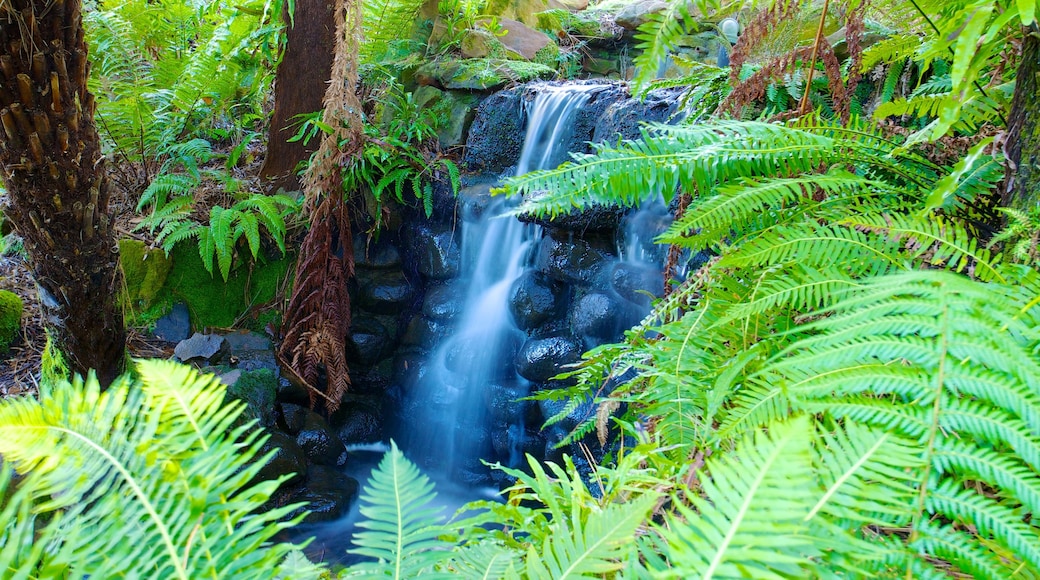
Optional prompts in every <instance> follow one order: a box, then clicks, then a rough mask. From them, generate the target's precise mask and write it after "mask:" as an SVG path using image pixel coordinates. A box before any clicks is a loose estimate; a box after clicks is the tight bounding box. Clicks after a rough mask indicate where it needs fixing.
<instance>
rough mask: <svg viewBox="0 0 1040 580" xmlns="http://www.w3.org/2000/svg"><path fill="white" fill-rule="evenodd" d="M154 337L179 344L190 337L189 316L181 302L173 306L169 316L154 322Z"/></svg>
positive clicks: (186, 307)
mask: <svg viewBox="0 0 1040 580" xmlns="http://www.w3.org/2000/svg"><path fill="white" fill-rule="evenodd" d="M153 333H154V334H155V337H156V338H158V339H159V340H163V341H166V342H180V341H182V340H184V339H186V338H188V337H189V336H191V314H190V313H189V312H188V306H187V305H186V304H184V303H183V302H178V303H176V304H174V305H173V309H172V310H170V312H169V314H167V315H166V316H163V317H162V318H160V319H159V320H156V321H155V330H154V331H153Z"/></svg>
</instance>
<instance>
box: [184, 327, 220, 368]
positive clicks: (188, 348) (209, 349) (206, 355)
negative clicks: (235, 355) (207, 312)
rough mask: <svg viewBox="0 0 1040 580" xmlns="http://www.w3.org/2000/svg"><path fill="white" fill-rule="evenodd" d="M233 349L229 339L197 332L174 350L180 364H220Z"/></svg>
mask: <svg viewBox="0 0 1040 580" xmlns="http://www.w3.org/2000/svg"><path fill="white" fill-rule="evenodd" d="M230 353H231V347H230V346H229V345H228V341H227V339H225V338H224V337H223V336H220V335H217V334H202V333H201V332H196V333H195V334H193V335H192V336H191V338H188V339H186V340H182V341H180V342H179V343H177V346H176V347H174V349H173V356H174V358H176V359H177V360H179V361H180V362H184V363H187V362H195V363H204V364H212V365H215V364H219V363H220V361H221V360H223V359H224V357H226V356H227V355H228V354H230Z"/></svg>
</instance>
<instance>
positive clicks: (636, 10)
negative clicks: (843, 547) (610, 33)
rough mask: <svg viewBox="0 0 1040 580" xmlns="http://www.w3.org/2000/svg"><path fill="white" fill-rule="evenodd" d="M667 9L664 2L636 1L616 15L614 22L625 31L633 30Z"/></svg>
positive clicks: (651, 0) (666, 4)
mask: <svg viewBox="0 0 1040 580" xmlns="http://www.w3.org/2000/svg"><path fill="white" fill-rule="evenodd" d="M667 8H668V3H667V2H665V1H664V0H636V1H635V2H632V3H631V4H628V5H626V6H625V7H624V8H622V9H621V11H620V12H618V13H617V15H615V16H614V22H617V24H618V26H620V27H622V28H624V29H625V30H633V31H634V30H635V29H637V28H639V27H640V26H642V25H644V24H646V23H647V22H649V21H650V19H651V18H652V17H653V15H654V14H657V13H658V12H661V11H663V10H665V9H667Z"/></svg>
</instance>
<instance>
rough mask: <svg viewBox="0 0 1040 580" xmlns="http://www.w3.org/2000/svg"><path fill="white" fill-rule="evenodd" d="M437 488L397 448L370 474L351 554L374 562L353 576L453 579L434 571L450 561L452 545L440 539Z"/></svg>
mask: <svg viewBox="0 0 1040 580" xmlns="http://www.w3.org/2000/svg"><path fill="white" fill-rule="evenodd" d="M436 497H437V494H436V493H435V492H434V491H433V483H432V482H430V480H429V478H427V477H426V476H425V475H423V474H422V473H420V472H419V469H418V468H417V467H415V465H414V464H412V463H411V462H410V461H408V460H407V459H406V458H405V457H404V454H403V453H401V451H400V449H398V448H397V444H396V443H394V442H392V441H391V442H390V450H389V451H388V452H387V453H386V454H385V455H384V456H383V460H382V461H380V463H379V467H378V468H376V469H375V470H374V471H373V472H372V476H371V478H370V479H369V481H368V483H366V484H365V487H364V489H363V490H362V492H361V502H362V505H361V515H362V516H364V517H365V519H364V520H362V521H361V522H360V523H358V527H359V528H362V530H363V531H360V532H358V533H356V534H355V535H354V540H353V541H354V544H355V545H356V546H357V547H356V548H353V549H351V550H350V553H352V554H357V555H359V556H365V557H368V558H374V559H375V560H376V561H374V562H362V563H360V564H356V565H354V566H352V567H351V568H350V569H349V571H348V574H349V575H363V576H368V577H372V576H376V577H384V576H389V577H391V578H395V579H397V578H419V577H422V578H449V577H450V576H449V575H448V574H444V573H441V572H438V571H436V570H434V569H435V568H436V567H437V566H439V565H441V564H443V563H445V562H446V561H447V559H448V557H450V556H451V552H450V548H451V543H449V542H446V541H444V540H441V539H440V536H441V535H442V534H444V533H445V532H446V530H445V529H444V528H443V527H442V526H441V525H440V524H439V519H440V518H439V517H438V514H439V513H440V508H439V507H437V506H436V505H435V504H434V499H435V498H436Z"/></svg>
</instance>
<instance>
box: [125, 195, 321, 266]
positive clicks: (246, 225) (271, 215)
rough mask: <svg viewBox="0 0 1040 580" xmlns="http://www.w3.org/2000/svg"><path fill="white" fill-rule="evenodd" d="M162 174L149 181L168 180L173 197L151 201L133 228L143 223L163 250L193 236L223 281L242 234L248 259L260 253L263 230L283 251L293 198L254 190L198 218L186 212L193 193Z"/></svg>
mask: <svg viewBox="0 0 1040 580" xmlns="http://www.w3.org/2000/svg"><path fill="white" fill-rule="evenodd" d="M162 177H166V178H169V179H167V180H164V179H157V180H156V181H155V182H153V183H152V185H153V186H155V185H156V184H159V183H163V184H168V185H169V190H168V193H170V194H173V195H175V196H176V197H174V198H173V199H171V200H169V201H167V202H165V203H164V204H163V205H161V206H160V205H158V204H157V205H156V209H155V211H153V212H152V213H151V215H149V216H147V217H145V218H144V219H142V220H141V222H140V223H139V224H138V225H137V228H138V229H145V228H147V229H148V230H149V232H150V233H152V234H155V242H156V243H157V244H160V245H161V246H162V248H163V250H165V251H166V254H167V255H169V253H170V252H171V251H173V248H174V247H175V246H176V245H177V244H178V243H180V242H182V241H184V240H187V239H189V238H194V239H195V240H196V243H197V244H198V248H199V256H200V257H201V258H202V264H203V266H205V268H206V271H207V272H209V273H210V274H211V275H212V274H213V259H214V257H215V258H216V263H217V267H218V268H219V270H220V275H221V277H222V278H223V279H224V281H225V282H227V280H228V276H229V275H230V273H231V264H232V261H233V258H234V256H235V253H236V247H237V246H238V242H239V240H241V239H242V238H243V237H244V238H245V240H246V243H247V245H248V247H249V253H250V255H251V256H252V258H253V260H256V259H257V256H258V255H259V253H260V249H261V233H262V232H266V233H267V235H268V236H270V238H271V239H272V240H273V241H274V243H275V244H276V245H277V246H278V249H279V251H281V253H282V255H285V233H286V229H287V227H286V221H287V219H288V218H290V217H292V216H295V215H296V214H298V213H299V211H300V202H299V201H298V200H296V199H293V198H292V197H289V196H287V195H284V194H275V195H265V194H259V193H254V194H251V195H249V196H248V197H245V198H243V199H240V200H239V201H237V202H236V203H235V204H234V205H232V206H231V207H229V208H224V207H223V206H220V205H214V206H211V207H210V213H209V224H201V223H198V222H196V221H195V220H194V219H193V218H192V215H191V210H192V202H193V198H192V196H191V195H188V194H185V193H183V192H182V190H181V187H182V184H181V183H180V182H179V181H177V180H176V179H175V178H176V177H177V176H174V175H166V176H162ZM149 189H152V188H151V187H150V188H149ZM144 199H145V198H142V200H144ZM261 226H262V227H263V229H262V230H261ZM156 230H158V233H156Z"/></svg>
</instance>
